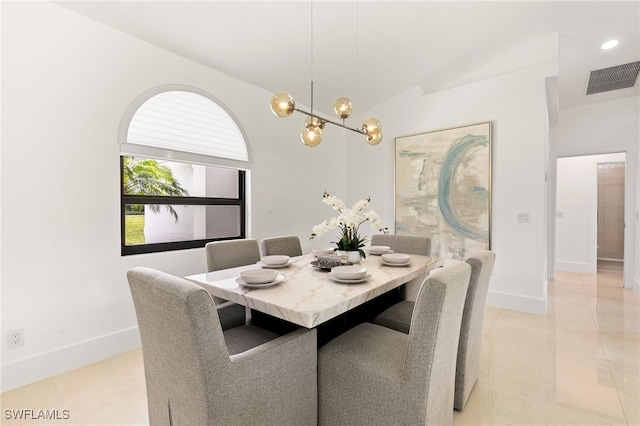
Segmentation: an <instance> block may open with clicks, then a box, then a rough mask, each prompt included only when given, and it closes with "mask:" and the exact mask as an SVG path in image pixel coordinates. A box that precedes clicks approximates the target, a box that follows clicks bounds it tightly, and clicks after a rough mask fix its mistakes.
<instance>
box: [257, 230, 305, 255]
mask: <svg viewBox="0 0 640 426" xmlns="http://www.w3.org/2000/svg"><path fill="white" fill-rule="evenodd" d="M260 248H261V249H262V255H263V256H270V255H272V254H285V255H287V256H291V257H293V256H302V245H301V244H300V238H298V237H296V236H295V235H287V236H284V237H269V238H263V239H262V241H260Z"/></svg>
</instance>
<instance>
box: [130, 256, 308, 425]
mask: <svg viewBox="0 0 640 426" xmlns="http://www.w3.org/2000/svg"><path fill="white" fill-rule="evenodd" d="M127 278H128V280H129V287H130V289H131V294H132V296H133V301H134V305H135V310H136V315H137V318H138V325H139V330H140V337H141V340H142V354H143V362H144V374H145V380H146V387H147V400H148V409H149V422H150V424H152V425H172V424H173V425H212V424H220V425H238V424H245V425H251V424H260V425H315V424H316V423H317V387H316V386H317V371H316V368H317V344H316V334H317V333H316V331H315V329H313V330H306V329H299V330H297V331H294V332H292V333H290V334H287V335H284V336H278V335H276V334H274V333H271V332H269V331H266V330H262V329H259V328H257V327H254V326H250V325H243V326H239V327H235V328H232V329H230V330H227V331H223V330H222V328H221V326H220V322H219V320H218V315H217V310H216V308H215V305H214V303H213V300H212V299H211V296H210V295H209V293H208V292H207V291H206V290H205V289H203V288H202V287H200V286H198V285H197V284H194V283H192V282H190V281H187V280H185V279H182V278H178V277H174V276H172V275H169V274H166V273H163V272H160V271H156V270H153V269H149V268H141V267H138V268H134V269H131V270H130V271H128V273H127Z"/></svg>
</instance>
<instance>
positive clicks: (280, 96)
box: [270, 92, 296, 118]
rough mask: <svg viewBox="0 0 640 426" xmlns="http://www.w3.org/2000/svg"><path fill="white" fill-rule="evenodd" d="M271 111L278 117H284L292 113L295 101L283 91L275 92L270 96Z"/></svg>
mask: <svg viewBox="0 0 640 426" xmlns="http://www.w3.org/2000/svg"><path fill="white" fill-rule="evenodd" d="M270 105H271V112H273V113H274V114H275V115H277V116H278V117H282V118H286V117H289V116H290V115H291V114H293V111H294V109H295V107H296V103H295V102H294V101H293V98H292V97H291V95H290V94H288V93H285V92H280V93H276V94H275V95H273V97H272V98H271V103H270Z"/></svg>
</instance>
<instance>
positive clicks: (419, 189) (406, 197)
mask: <svg viewBox="0 0 640 426" xmlns="http://www.w3.org/2000/svg"><path fill="white" fill-rule="evenodd" d="M395 173H396V176H395V197H396V200H395V203H396V205H395V216H396V234H398V235H421V236H422V235H424V236H428V237H430V238H431V254H432V255H433V256H438V257H442V258H444V259H459V260H463V259H466V258H467V257H468V256H469V255H470V254H472V253H473V252H474V251H477V250H487V249H490V248H491V122H490V121H489V122H484V123H477V124H469V125H466V126H461V127H455V128H451V129H444V130H436V131H432V132H427V133H421V134H418V135H411V136H402V137H398V138H396V171H395Z"/></svg>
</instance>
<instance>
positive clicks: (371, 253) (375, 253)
mask: <svg viewBox="0 0 640 426" xmlns="http://www.w3.org/2000/svg"><path fill="white" fill-rule="evenodd" d="M365 251H366V252H367V253H369V254H370V255H373V256H382V255H383V254H390V253H393V250H387V251H375V250H374V251H372V250H366V249H365Z"/></svg>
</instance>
